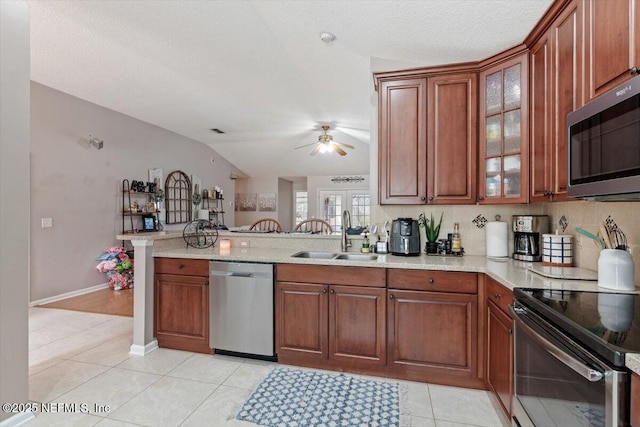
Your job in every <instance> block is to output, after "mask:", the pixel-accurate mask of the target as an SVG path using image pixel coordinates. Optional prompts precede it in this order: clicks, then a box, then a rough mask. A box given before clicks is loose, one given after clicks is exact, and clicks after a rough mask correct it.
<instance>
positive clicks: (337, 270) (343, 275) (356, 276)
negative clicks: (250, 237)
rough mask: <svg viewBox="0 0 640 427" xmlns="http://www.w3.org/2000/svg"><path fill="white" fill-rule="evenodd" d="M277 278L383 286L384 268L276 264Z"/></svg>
mask: <svg viewBox="0 0 640 427" xmlns="http://www.w3.org/2000/svg"><path fill="white" fill-rule="evenodd" d="M276 277H277V280H278V281H280V282H282V281H285V282H297V283H325V284H330V285H355V286H365V287H374V288H384V287H385V279H386V270H385V269H384V268H376V267H344V266H334V265H309V264H304V265H302V264H278V266H277V267H276Z"/></svg>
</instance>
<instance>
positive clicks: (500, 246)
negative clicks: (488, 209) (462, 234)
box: [485, 221, 509, 258]
mask: <svg viewBox="0 0 640 427" xmlns="http://www.w3.org/2000/svg"><path fill="white" fill-rule="evenodd" d="M485 228H486V230H487V239H486V240H487V256H488V257H495V258H503V257H508V256H509V241H508V239H509V230H508V227H507V223H506V222H504V221H490V222H488V223H487V226H486V227H485Z"/></svg>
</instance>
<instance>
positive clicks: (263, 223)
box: [249, 218, 282, 231]
mask: <svg viewBox="0 0 640 427" xmlns="http://www.w3.org/2000/svg"><path fill="white" fill-rule="evenodd" d="M249 230H259V231H282V227H281V226H280V223H279V222H278V220H277V219H274V218H261V219H259V220H257V221H256V222H254V223H253V224H251V227H249Z"/></svg>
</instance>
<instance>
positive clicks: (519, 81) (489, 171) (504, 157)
mask: <svg viewBox="0 0 640 427" xmlns="http://www.w3.org/2000/svg"><path fill="white" fill-rule="evenodd" d="M528 117H529V115H528V57H527V53H526V52H523V53H520V54H518V55H516V56H514V57H512V58H509V59H506V60H502V61H500V62H498V63H496V64H495V65H493V66H489V67H488V68H486V69H484V70H483V71H482V72H481V73H480V121H479V123H480V126H479V127H480V154H479V159H480V161H479V167H480V173H479V174H478V175H479V195H478V199H479V201H480V203H487V204H491V203H526V202H527V191H528V190H527V182H528V181H527V177H528V175H527V174H528V165H529V155H528V151H529V139H528V135H529V134H528V122H529V121H528Z"/></svg>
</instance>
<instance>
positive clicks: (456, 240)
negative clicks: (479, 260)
mask: <svg viewBox="0 0 640 427" xmlns="http://www.w3.org/2000/svg"><path fill="white" fill-rule="evenodd" d="M461 252H462V241H461V240H460V226H459V225H458V223H457V222H454V223H453V235H452V236H451V253H452V254H454V255H460V253H461Z"/></svg>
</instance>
